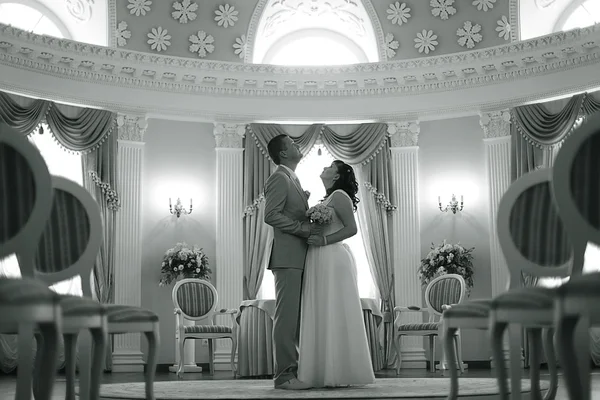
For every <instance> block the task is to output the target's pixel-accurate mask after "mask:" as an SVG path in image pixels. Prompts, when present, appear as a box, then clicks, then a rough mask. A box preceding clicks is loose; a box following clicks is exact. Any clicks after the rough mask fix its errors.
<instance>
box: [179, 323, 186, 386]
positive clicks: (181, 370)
mask: <svg viewBox="0 0 600 400" xmlns="http://www.w3.org/2000/svg"><path fill="white" fill-rule="evenodd" d="M178 340H179V365H178V366H177V378H179V379H183V374H184V372H185V371H184V368H183V362H184V360H183V359H184V355H185V353H184V345H185V336H184V335H182V334H180V335H179V339H178Z"/></svg>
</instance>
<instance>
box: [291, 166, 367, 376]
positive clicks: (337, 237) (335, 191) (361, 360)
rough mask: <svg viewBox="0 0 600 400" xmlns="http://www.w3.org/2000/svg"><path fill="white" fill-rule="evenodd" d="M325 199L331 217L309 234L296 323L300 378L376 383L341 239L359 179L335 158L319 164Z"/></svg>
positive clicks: (347, 231) (350, 230)
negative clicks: (319, 232)
mask: <svg viewBox="0 0 600 400" xmlns="http://www.w3.org/2000/svg"><path fill="white" fill-rule="evenodd" d="M321 180H322V181H323V185H324V186H325V189H326V196H325V199H324V200H323V204H324V205H326V206H327V207H330V208H332V209H333V220H332V222H331V223H330V224H329V225H327V226H326V227H325V230H324V232H323V236H321V235H318V236H317V235H313V236H310V237H309V238H308V244H309V248H308V254H307V256H306V264H305V269H304V281H303V288H302V308H301V322H300V351H299V360H298V379H299V380H300V381H302V382H304V383H306V384H309V385H311V386H312V387H339V386H349V385H365V384H369V383H373V382H375V375H374V373H373V366H372V364H371V354H370V350H369V345H368V342H367V334H366V332H365V325H364V320H363V312H362V306H361V303H360V297H359V294H358V285H357V281H356V262H355V260H354V257H353V255H352V252H351V251H350V248H349V247H348V245H347V244H345V243H343V240H344V239H347V238H349V237H352V236H354V235H355V234H356V232H357V227H356V221H355V219H354V212H355V211H356V209H357V207H356V205H357V203H358V202H359V200H358V198H356V193H357V192H358V183H357V182H356V177H355V176H354V170H353V169H352V167H350V166H349V165H347V164H345V163H343V162H342V161H339V160H336V161H334V162H333V163H332V164H331V165H330V166H329V167H326V168H325V169H323V173H321Z"/></svg>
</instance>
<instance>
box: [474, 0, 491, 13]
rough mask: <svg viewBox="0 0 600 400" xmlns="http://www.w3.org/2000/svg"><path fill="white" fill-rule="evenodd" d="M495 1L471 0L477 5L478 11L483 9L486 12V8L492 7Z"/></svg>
mask: <svg viewBox="0 0 600 400" xmlns="http://www.w3.org/2000/svg"><path fill="white" fill-rule="evenodd" d="M495 2H496V0H473V5H474V6H477V9H478V10H479V11H481V10H483V11H486V12H487V10H491V9H492V8H494V3H495Z"/></svg>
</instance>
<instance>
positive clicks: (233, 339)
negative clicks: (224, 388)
mask: <svg viewBox="0 0 600 400" xmlns="http://www.w3.org/2000/svg"><path fill="white" fill-rule="evenodd" d="M236 353H237V337H236V335H233V336H231V373H232V374H233V377H234V378H235V377H236V371H237V368H236V365H235V354H236Z"/></svg>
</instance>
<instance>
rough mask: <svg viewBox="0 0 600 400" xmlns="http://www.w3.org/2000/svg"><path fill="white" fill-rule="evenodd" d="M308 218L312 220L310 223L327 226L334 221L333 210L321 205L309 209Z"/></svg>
mask: <svg viewBox="0 0 600 400" xmlns="http://www.w3.org/2000/svg"><path fill="white" fill-rule="evenodd" d="M306 216H307V217H308V218H309V219H310V222H313V223H315V224H319V225H327V224H330V223H331V221H333V209H331V208H329V207H327V206H326V205H324V204H323V203H319V204H317V205H316V206H313V207H311V208H309V209H308V210H307V211H306Z"/></svg>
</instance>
